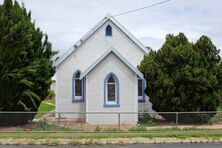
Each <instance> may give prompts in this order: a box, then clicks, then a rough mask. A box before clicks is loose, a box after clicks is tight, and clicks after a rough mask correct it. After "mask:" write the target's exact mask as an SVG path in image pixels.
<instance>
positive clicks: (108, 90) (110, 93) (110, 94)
mask: <svg viewBox="0 0 222 148" xmlns="http://www.w3.org/2000/svg"><path fill="white" fill-rule="evenodd" d="M119 106H120V103H119V80H118V78H117V76H116V75H115V74H114V73H112V72H111V73H109V74H108V75H107V76H106V77H105V80H104V107H119Z"/></svg>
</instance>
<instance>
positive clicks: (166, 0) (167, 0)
mask: <svg viewBox="0 0 222 148" xmlns="http://www.w3.org/2000/svg"><path fill="white" fill-rule="evenodd" d="M169 1H170V0H165V1H162V2H159V3H155V4H151V5H148V6H145V7H141V8H138V9H134V10H130V11H126V12H123V13H119V14H115V15H113V16H120V15H124V14H127V13H132V12H135V11H139V10H143V9H146V8H150V7H153V6H157V5H160V4H163V3H166V2H169Z"/></svg>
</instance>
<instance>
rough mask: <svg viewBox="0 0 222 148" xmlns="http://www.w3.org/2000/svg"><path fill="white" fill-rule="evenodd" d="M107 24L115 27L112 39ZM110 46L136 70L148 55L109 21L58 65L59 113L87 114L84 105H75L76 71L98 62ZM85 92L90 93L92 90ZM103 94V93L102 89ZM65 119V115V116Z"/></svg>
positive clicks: (76, 103)
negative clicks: (74, 75) (73, 88)
mask: <svg viewBox="0 0 222 148" xmlns="http://www.w3.org/2000/svg"><path fill="white" fill-rule="evenodd" d="M108 24H109V25H111V27H112V37H106V36H105V27H106V26H107V25H108ZM110 47H113V48H115V49H117V50H118V52H119V53H120V54H121V55H122V56H123V57H124V58H125V59H126V60H127V61H128V62H129V63H130V64H132V65H133V66H134V67H136V66H137V65H139V63H140V61H141V60H142V59H143V56H144V55H145V53H144V52H143V51H142V50H141V49H140V48H139V47H138V46H137V45H136V44H135V43H134V42H132V41H131V39H130V38H128V37H127V36H126V35H125V34H124V33H122V31H121V30H120V29H119V28H118V27H117V26H115V25H114V24H113V23H112V22H111V21H110V20H108V21H107V22H106V23H104V24H103V25H102V26H101V27H100V28H99V29H98V30H97V31H96V32H95V33H94V34H93V35H92V36H91V37H90V38H89V39H88V40H86V41H85V42H84V43H82V44H81V46H80V47H78V48H77V49H76V50H75V51H74V52H73V53H72V54H71V55H70V56H69V57H67V58H66V59H65V60H64V61H63V62H62V63H61V64H60V65H59V66H57V68H56V111H57V112H85V111H86V104H85V102H72V75H73V73H74V72H75V71H76V70H80V71H83V70H85V69H86V68H87V67H88V66H89V65H91V64H92V63H93V62H94V61H95V59H97V58H98V57H99V56H100V55H101V54H102V53H103V52H104V50H107V49H109V48H110ZM110 62H112V61H110ZM110 70H112V69H110ZM94 79H96V78H94ZM85 86H86V88H87V87H88V86H87V84H86V85H85ZM86 91H87V92H91V90H86ZM86 91H85V92H86ZM101 91H103V89H102V90H101ZM120 91H121V90H120ZM127 93H130V92H127ZM86 99H87V98H85V100H86ZM89 99H90V98H89ZM102 105H103V104H102ZM134 106H135V105H134ZM111 110H112V108H111V109H110V111H111ZM115 110H116V109H115V108H113V111H115ZM62 116H64V115H63V114H62ZM79 116H80V115H76V117H79ZM80 117H84V116H80Z"/></svg>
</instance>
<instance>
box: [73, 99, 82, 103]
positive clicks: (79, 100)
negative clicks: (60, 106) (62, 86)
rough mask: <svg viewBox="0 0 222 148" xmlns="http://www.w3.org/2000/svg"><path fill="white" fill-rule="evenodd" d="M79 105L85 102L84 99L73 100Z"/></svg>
mask: <svg viewBox="0 0 222 148" xmlns="http://www.w3.org/2000/svg"><path fill="white" fill-rule="evenodd" d="M76 102H77V103H78V102H85V101H84V99H74V100H72V103H76Z"/></svg>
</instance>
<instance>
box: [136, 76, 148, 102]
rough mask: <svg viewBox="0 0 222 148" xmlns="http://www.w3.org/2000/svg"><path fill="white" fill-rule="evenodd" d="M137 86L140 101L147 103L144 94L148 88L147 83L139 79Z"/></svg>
mask: <svg viewBox="0 0 222 148" xmlns="http://www.w3.org/2000/svg"><path fill="white" fill-rule="evenodd" d="M137 85H138V101H139V102H146V98H145V92H144V91H145V87H146V81H145V80H144V79H141V78H139V77H138V83H137Z"/></svg>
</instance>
